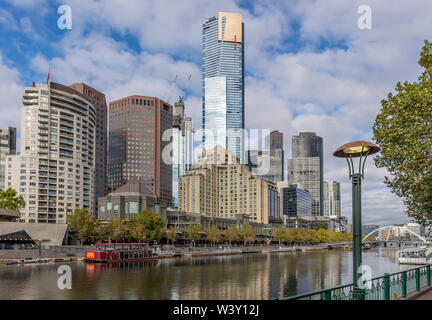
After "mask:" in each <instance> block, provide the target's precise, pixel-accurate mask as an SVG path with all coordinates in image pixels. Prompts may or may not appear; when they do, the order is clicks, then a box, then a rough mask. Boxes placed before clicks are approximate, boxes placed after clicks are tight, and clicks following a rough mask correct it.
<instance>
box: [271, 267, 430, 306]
mask: <svg viewBox="0 0 432 320" xmlns="http://www.w3.org/2000/svg"><path fill="white" fill-rule="evenodd" d="M431 273H432V266H430V265H427V266H422V267H418V268H414V269H409V270H404V271H400V272H397V273H392V274H388V273H386V274H384V276H382V277H378V278H373V279H371V280H370V281H369V283H366V287H367V288H366V289H364V291H365V300H397V299H399V298H406V297H407V295H409V294H410V293H413V292H416V291H420V290H421V289H422V288H424V287H426V286H430V285H431ZM368 284H369V286H368ZM280 300H354V295H353V285H352V284H348V285H342V286H337V287H333V288H329V289H323V290H318V291H314V292H310V293H306V294H299V295H296V296H292V297H288V298H283V299H280Z"/></svg>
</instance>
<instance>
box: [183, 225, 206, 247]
mask: <svg viewBox="0 0 432 320" xmlns="http://www.w3.org/2000/svg"><path fill="white" fill-rule="evenodd" d="M200 231H202V226H201V225H200V224H190V225H188V226H187V227H186V233H187V235H188V237H189V240H190V241H192V243H193V245H194V246H195V241H197V240H199V239H200V238H201V235H200Z"/></svg>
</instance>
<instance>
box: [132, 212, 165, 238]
mask: <svg viewBox="0 0 432 320" xmlns="http://www.w3.org/2000/svg"><path fill="white" fill-rule="evenodd" d="M127 226H128V228H129V230H130V233H131V235H132V236H133V237H134V238H135V239H137V240H139V241H149V242H150V241H159V240H160V239H161V238H162V237H163V236H165V224H164V222H163V220H162V216H161V215H160V214H158V213H157V212H153V211H148V210H143V211H142V212H141V213H140V214H139V215H138V216H134V217H131V218H129V220H128V222H127Z"/></svg>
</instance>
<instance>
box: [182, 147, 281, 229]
mask: <svg viewBox="0 0 432 320" xmlns="http://www.w3.org/2000/svg"><path fill="white" fill-rule="evenodd" d="M234 159H236V162H232V161H233V160H234ZM178 197H179V210H181V211H186V212H192V213H202V214H205V215H208V216H213V217H225V218H232V219H235V217H236V215H238V214H247V215H249V217H250V220H251V221H253V222H258V223H269V222H273V223H277V222H281V219H280V211H279V209H280V204H279V194H278V191H277V187H276V185H275V184H274V183H273V182H271V181H268V180H265V179H263V178H261V177H257V176H253V175H252V174H251V172H250V170H249V168H248V166H246V165H242V164H240V163H239V161H238V158H236V156H235V154H234V153H231V152H230V151H228V150H226V149H224V148H222V147H216V148H214V149H212V150H205V151H203V153H202V155H201V157H200V158H199V159H198V164H194V165H192V168H191V170H189V171H188V172H186V173H185V174H184V175H183V177H181V178H180V180H179V194H178Z"/></svg>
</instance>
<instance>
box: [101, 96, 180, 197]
mask: <svg viewBox="0 0 432 320" xmlns="http://www.w3.org/2000/svg"><path fill="white" fill-rule="evenodd" d="M109 110H110V114H109V150H108V187H109V189H110V190H111V191H112V190H115V189H117V188H118V187H120V186H121V185H123V184H125V183H126V182H127V181H138V182H141V183H143V185H144V186H145V187H147V188H148V189H149V190H151V191H152V192H154V194H155V195H156V196H157V197H158V198H160V199H163V200H166V201H168V202H169V203H170V204H171V202H172V165H171V163H170V161H171V159H167V161H164V159H163V156H162V154H163V150H164V148H166V147H167V146H168V144H169V143H170V140H169V136H168V139H166V141H164V139H163V138H162V135H163V134H164V133H165V132H166V131H168V133H170V132H171V131H170V130H171V129H172V124H173V117H172V115H173V108H172V106H171V105H170V104H168V103H166V102H165V101H163V100H161V99H159V98H155V97H148V96H138V95H133V96H129V97H125V98H122V99H119V100H115V101H112V102H110V104H109Z"/></svg>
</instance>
